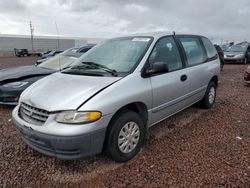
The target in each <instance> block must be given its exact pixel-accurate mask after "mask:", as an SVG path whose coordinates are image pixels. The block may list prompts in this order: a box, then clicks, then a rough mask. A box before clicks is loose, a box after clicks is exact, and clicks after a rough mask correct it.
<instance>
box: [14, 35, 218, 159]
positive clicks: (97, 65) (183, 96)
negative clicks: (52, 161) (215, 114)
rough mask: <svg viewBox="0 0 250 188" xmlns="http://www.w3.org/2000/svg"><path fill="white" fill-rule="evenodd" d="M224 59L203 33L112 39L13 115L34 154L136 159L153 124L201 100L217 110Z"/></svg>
mask: <svg viewBox="0 0 250 188" xmlns="http://www.w3.org/2000/svg"><path fill="white" fill-rule="evenodd" d="M219 72H220V60H219V58H218V54H217V52H216V49H215V48H214V46H213V44H212V43H211V42H210V41H209V40H208V39H207V38H205V37H203V36H196V35H171V34H166V33H155V34H143V35H132V36H126V37H121V38H114V39H110V40H107V41H105V42H103V43H101V44H99V45H97V46H96V47H94V48H92V49H91V50H90V51H88V52H87V53H86V54H84V55H82V56H81V57H80V58H79V59H78V60H76V62H74V63H73V64H72V65H71V66H70V67H68V68H66V69H64V70H63V71H61V72H58V73H55V74H52V75H50V76H48V77H46V78H43V79H42V80H39V81H38V82H36V83H34V84H33V85H31V86H30V87H29V88H27V89H26V90H25V91H24V92H23V93H22V95H21V97H20V100H19V104H18V106H17V107H16V108H15V109H14V110H13V112H12V119H13V124H14V125H15V127H16V128H17V129H18V130H19V131H20V133H21V135H22V138H23V140H24V141H25V142H26V143H27V144H28V145H29V146H31V147H32V148H33V149H35V150H37V151H39V152H41V153H43V154H46V155H49V156H55V157H57V158H60V159H78V158H82V157H89V156H93V155H96V154H98V153H101V152H102V151H105V152H106V154H107V155H108V156H109V157H110V158H111V159H113V160H115V161H118V162H123V161H127V160H130V159H131V158H133V157H134V156H135V155H136V154H137V153H138V152H139V151H140V148H141V147H142V145H143V143H144V141H145V135H146V133H147V131H148V129H149V127H151V126H152V125H154V124H157V123H158V122H160V121H162V120H164V119H166V118H168V117H169V116H172V115H173V114H175V113H177V112H179V111H181V110H183V109H185V108H187V107H189V106H191V105H192V104H194V103H197V102H199V103H200V104H201V105H202V106H203V107H204V108H210V107H212V106H213V104H214V101H215V97H216V88H217V85H218V75H219Z"/></svg>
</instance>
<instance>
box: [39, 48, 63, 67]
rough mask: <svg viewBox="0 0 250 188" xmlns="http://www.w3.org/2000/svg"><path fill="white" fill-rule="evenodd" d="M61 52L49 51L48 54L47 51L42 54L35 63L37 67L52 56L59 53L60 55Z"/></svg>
mask: <svg viewBox="0 0 250 188" xmlns="http://www.w3.org/2000/svg"><path fill="white" fill-rule="evenodd" d="M62 52H63V51H57V50H51V51H49V52H48V51H47V52H45V53H43V55H42V57H41V58H39V59H38V60H37V61H36V63H37V65H39V64H40V63H42V62H44V61H46V60H48V59H49V58H51V57H53V56H55V55H57V54H59V53H62Z"/></svg>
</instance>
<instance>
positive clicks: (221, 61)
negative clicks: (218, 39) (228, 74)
mask: <svg viewBox="0 0 250 188" xmlns="http://www.w3.org/2000/svg"><path fill="white" fill-rule="evenodd" d="M214 46H215V48H216V50H217V52H218V55H219V58H220V68H221V71H222V70H223V66H224V61H225V60H224V51H223V50H222V49H221V47H220V46H219V45H217V44H215V45H214Z"/></svg>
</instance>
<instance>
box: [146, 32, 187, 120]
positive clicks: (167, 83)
mask: <svg viewBox="0 0 250 188" xmlns="http://www.w3.org/2000/svg"><path fill="white" fill-rule="evenodd" d="M155 62H164V63H166V65H167V66H168V69H169V71H168V73H163V74H160V75H154V76H152V77H151V78H150V80H151V85H152V92H153V108H152V113H151V115H152V122H150V124H153V123H156V122H158V121H160V120H162V119H164V118H166V117H168V116H170V115H172V114H173V113H176V112H178V111H180V110H181V109H183V108H184V107H185V106H186V103H185V99H184V95H185V94H186V92H187V84H186V81H187V77H186V70H185V69H183V68H184V67H183V63H182V60H181V56H180V53H179V50H178V48H177V45H176V43H175V40H174V38H173V37H171V36H169V37H164V38H161V39H159V41H158V42H157V43H156V45H155V47H154V49H153V51H152V53H151V55H150V57H149V60H148V63H149V65H152V64H153V63H155Z"/></svg>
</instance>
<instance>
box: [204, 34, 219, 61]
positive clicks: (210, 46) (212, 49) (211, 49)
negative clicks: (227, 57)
mask: <svg viewBox="0 0 250 188" xmlns="http://www.w3.org/2000/svg"><path fill="white" fill-rule="evenodd" d="M202 42H203V44H204V46H205V49H206V51H207V57H208V58H209V59H210V58H213V57H215V56H216V55H217V51H216V49H215V47H214V45H213V44H212V43H211V42H210V40H208V39H207V38H204V37H202Z"/></svg>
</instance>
